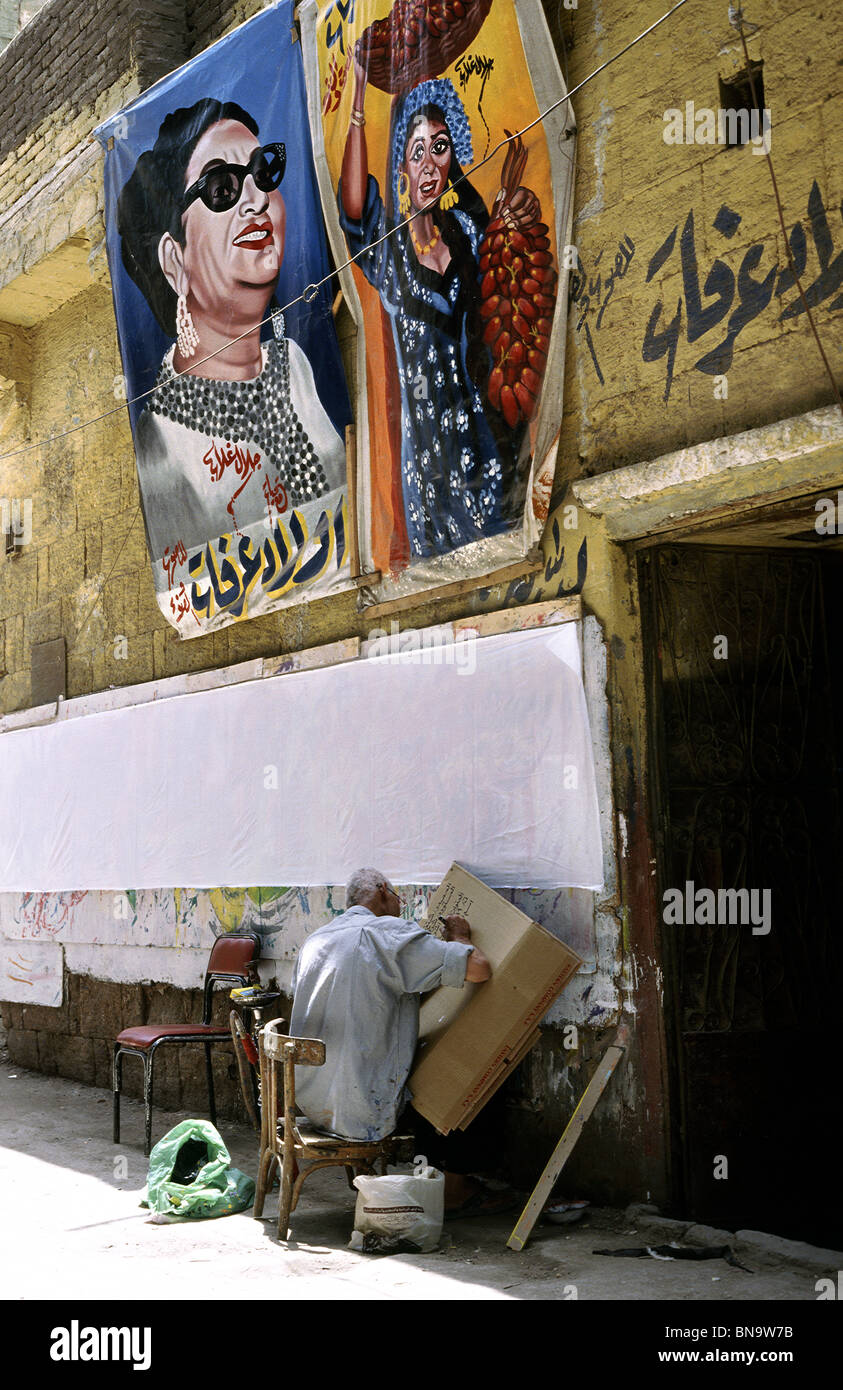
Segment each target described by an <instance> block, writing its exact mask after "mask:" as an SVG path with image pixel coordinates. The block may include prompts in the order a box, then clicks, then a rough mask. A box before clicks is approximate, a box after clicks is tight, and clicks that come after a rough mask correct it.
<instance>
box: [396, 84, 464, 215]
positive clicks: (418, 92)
mask: <svg viewBox="0 0 843 1390" xmlns="http://www.w3.org/2000/svg"><path fill="white" fill-rule="evenodd" d="M424 106H438V107H439V110H440V111H441V112H442V114H443V116H444V117H445V124H446V125H447V127H448V134H449V135H450V137H451V145H452V147H453V151H454V157H455V159H456V161H457V163H458V164H459V166H460V168H461V169H465V168H466V167H467V166H468V165H470V164H471V162H472V160H473V159H474V147H473V145H472V143H471V127H470V126H469V124H468V117H467V116H466V114H465V107H464V106H463V104H462V102H461V101H460V99H459V97H458V96H457V92H456V88H455V87H454V84H453V82H451V81H450V80H449V79H448V78H447V77H438V78H435V79H434V80H433V81H431V82H421V83H419V85H418V87H413V89H412V91H410V92H408V93H407V95H406V96H404V97H402V98H401V99H400V101H399V102H398V103H397V107H396V112H395V124H394V125H393V135H392V167H391V171H390V172H391V183H392V205H393V207H395V208H397V207H398V176H399V174H400V172H401V165H402V163H403V162H404V150H405V148H406V145H407V132H408V130H409V128H410V122H411V121H412V119H413V116H414V115H415V114H416V112H417V111H420V110H421V109H422V107H424Z"/></svg>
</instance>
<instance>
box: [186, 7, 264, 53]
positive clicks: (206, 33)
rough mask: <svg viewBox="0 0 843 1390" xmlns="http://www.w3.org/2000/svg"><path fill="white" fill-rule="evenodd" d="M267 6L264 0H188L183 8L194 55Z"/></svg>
mask: <svg viewBox="0 0 843 1390" xmlns="http://www.w3.org/2000/svg"><path fill="white" fill-rule="evenodd" d="M266 8H267V6H266V5H264V4H262V3H261V0H234V3H232V0H187V3H186V5H185V7H184V9H185V22H186V26H187V42H188V45H189V50H190V55H191V57H193V55H194V54H196V53H201V52H202V50H203V49H204V48H207V47H208V45H209V44H212V43H215V42H216V40H217V39H219V38H222V36H223V34H227V33H229V32H230V31H231V30H232V29H234V28H236V26H237V25H238V24H243V23H245V21H246V20H247V19H251V17H252V15H254V14H257V13H258V11H259V10H264V9H266Z"/></svg>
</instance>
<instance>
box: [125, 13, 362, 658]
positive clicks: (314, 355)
mask: <svg viewBox="0 0 843 1390" xmlns="http://www.w3.org/2000/svg"><path fill="white" fill-rule="evenodd" d="M288 8H290V6H285V5H281V6H278V7H276V8H275V9H273V10H270V11H268V12H266V13H265V14H263V15H261V16H258V18H257V20H255V21H252V23H251V24H249V25H245V26H243V28H242V29H241V30H239V31H238V32H237V33H236V34H235V35H232V36H231V37H230V38H229V39H224V40H222V41H221V42H220V43H219V44H217V45H214V47H213V48H211V49H209V50H208V52H207V53H206V54H204V55H203V57H202V59H201V60H195V61H194V63H191V64H189V65H188V67H187V68H186V69H184V70H183V72H182V74H179V73H176V74H174V75H173V76H172V77H171V78H168V79H166V81H165V82H164V83H161V84H158V87H157V88H153V89H152V92H151V94H150V97H151V105H152V108H153V109H152V110H151V111H150V112H149V113H148V118H147V119H146V120H145V121H144V122H143V126H144V127H146V128H150V126H151V130H153V131H154V132H155V138H154V141H153V142H152V144H151V146H150V147H148V148H144V149H142V152H141V153H140V154H139V156H138V157H137V158H136V159H135V160H134V164H133V167H132V168H131V172H130V173H129V175H128V177H125V167H126V165H127V163H128V161H127V159H126V152H125V151H123V150H121V149H120V145H121V139H120V135H121V131H120V126H119V121H120V120H122V121H123V122H124V123H126V125H127V126H128V124H129V122H130V121H134V120H136V118H137V116H138V109H139V106H140V105H141V104H142V103H143V101H144V98H141V101H140V102H139V103H135V105H134V106H133V107H131V108H129V109H128V111H127V112H124V113H122V116H121V117H120V118H118V122H117V123H114V122H112V123H110V124H109V126H108V127H103V128H102V130H101V135H102V134H103V133H104V134H105V135H106V136H108V135H111V138H112V140H113V148H112V150H111V151H110V154H113V153H115V152H117V151H119V155H118V160H117V162H118V163H119V164H121V165H122V166H123V169H122V173H123V177H116V178H113V179H112V180H111V183H112V192H113V195H114V196H113V200H112V202H113V206H112V208H111V212H112V214H113V215H112V217H110V218H109V231H110V234H111V243H110V246H109V250H110V252H111V251H112V250H113V251H114V252H116V253H117V254H115V255H114V256H113V257H111V258H110V259H111V265H112V278H113V279H114V278H115V269H117V266H116V265H115V262H117V258H118V255H119V270H121V271H123V272H125V275H123V277H122V282H118V285H117V286H116V290H117V289H118V288H119V289H120V290H121V293H119V294H118V293H117V292H116V293H115V304H116V307H117V311H118V315H117V316H118V326H119V327H120V329H121V348H122V350H123V358H124V364H126V365H127V366H128V365H129V364H130V363H131V364H133V365H134V366H135V367H136V368H137V363H138V359H141V360H142V362H143V366H144V368H145V372H144V371H137V370H135V372H134V376H133V377H132V376H130V375H129V372H128V371H127V376H129V381H128V391H129V394H130V396H133V397H134V396H136V395H137V394H138V388H139V387H140V388H141V390H147V391H149V394H147V395H146V396H145V399H143V400H141V401H139V402H137V404H136V406H135V407H134V409H133V411H132V416H133V428H134V438H135V453H136V458H137V466H138V477H139V482H140V488H141V497H142V502H143V510H144V517H145V521H146V530H147V538H148V543H149V550H150V556H151V559H152V564H153V571H154V574H155V580H156V592H157V597H158V602H159V605H160V607H161V609H162V612H163V613H164V614H165V616H166V617H167V618H168V620H169V621H170V622H171V623H172V624H173V626H174V627H176V628H177V629H178V630H179V632H180V634H181V635H182V636H184V637H191V636H198V635H199V634H200V633H206V632H209V631H212V630H214V629H216V628H218V627H221V626H224V625H226V624H227V623H229V622H232V621H238V620H242V619H244V618H247V617H253V616H258V615H260V614H263V613H266V612H269V611H271V610H273V609H275V608H277V607H279V606H281V605H283V604H289V603H292V602H296V601H300V600H301V599H303V598H313V597H317V596H319V597H321V596H323V595H324V594H325V593H326V592H331V591H333V590H335V589H336V588H338V587H343V586H344V584H346V583H347V582H348V576H349V561H348V557H349V543H348V518H347V507H346V495H345V489H346V459H345V445H344V441H343V430H344V425H345V423H347V421H348V420H349V418H350V413H349V408H348V400H347V395H346V393H345V389H344V380H343V373H342V367H341V362H340V357H339V349H338V344H337V341H336V335H335V333H334V329H333V320H332V317H331V314H330V305H329V301H328V302H326V299H325V296H324V294H323V295H322V296H320V297H319V298H320V299H321V302H314V304H313V305H311V306H308V308H309V310H310V312H309V313H307V312H305V313H299V315H298V318H297V320H296V321H295V324H293V322H292V318H291V323H290V324H287V323H285V318H284V315H283V313H282V312H281V309H280V307H279V306H280V304H281V303H283V302H285V301H286V299H292V298H296V297H297V296H298V295H299V294H300V293H301V291H302V290H303V289H304V288H305V286H308V285H311V284H313V283H314V282H315V281H317V280H319V279H321V278H322V276H324V275H325V274H326V273H327V270H328V263H327V254H326V250H325V243H324V235H323V229H322V220H321V216H320V214H319V205H318V195H317V194H316V190H315V183H314V175H313V165H312V156H311V150H310V142H309V136H308V127H307V117H306V109H305V98H304V88H303V82H302V79H301V69H300V59H299V52H300V49H299V47H298V46H296V47H295V48H294V47H293V45H292V44H291V41H290V34H291V26H290V22H289V18H288V20H287V22H286V23H285V20H284V14H283V12H284V11H285V10H286V9H288ZM257 30H261V31H262V32H260V33H259V32H256V31H257ZM250 31H252V32H251V33H250ZM267 53H269V54H271V56H272V59H273V61H272V62H270V63H268V64H267V62H266V54H267ZM279 55H281V56H284V57H286V62H285V63H281V65H280V66H281V70H282V75H281V77H280V78H279V72H278V69H279ZM262 67H263V69H264V72H262ZM285 69H287V70H288V71H287V73H286V80H284V76H283V74H284V70H285ZM264 74H265V75H264ZM262 76H263V77H264V81H263V82H262V80H261V79H262ZM247 78H248V80H246V79H247ZM197 87H199V89H200V93H199V95H197V96H195V99H191V100H189V101H188V100H187V97H188V96H190V97H194V94H195V92H196V89H197ZM203 87H204V91H203V90H202V88H203ZM162 88H164V89H165V90H164V91H162V90H161V89H162ZM244 88H245V89H247V90H248V92H249V97H248V107H247V106H246V105H243V104H241V101H239V100H237V99H236V98H237V97H238V96H241V95H243V89H244ZM279 88H283V90H279ZM209 92H211V93H213V95H209V94H208V93H209ZM180 98H181V101H180V100H179V99H180ZM256 112H257V113H258V114H257V115H256ZM162 113H163V118H162ZM145 114H146V113H145ZM258 116H260V119H259V118H258ZM282 134H283V135H284V137H285V138H284V139H280V138H275V137H276V136H280V135H282ZM127 136H128V131H124V132H123V138H124V139H125V138H126V137H127ZM267 137H271V138H267ZM120 155H122V158H120ZM291 174H294V175H295V177H294V180H293V186H292V187H291V188H290V189H289V195H287V189H288V186H289V180H290V175H291ZM285 176H286V178H285ZM107 181H108V180H107ZM282 181H283V191H282ZM308 188H309V192H310V197H309V199H308V198H305V197H303V193H305V192H307V191H308ZM285 195H287V196H285ZM285 267H286V275H285V274H284V273H283V272H284V269H285ZM127 277H128V280H127ZM129 282H131V285H132V286H133V287H135V289H136V290H137V291H139V292H140V296H142V302H143V304H144V306H145V310H146V314H145V328H144V330H143V331H142V332H140V333H138V332H137V330H136V329H135V326H134V325H133V324H132V323H131V319H132V306H133V305H136V304H137V299H138V296H137V295H135V296H134V297H132V296H131V292H130V291H129V290H128V283H129ZM121 311H122V312H121ZM150 316H151V317H152V319H153V320H154V327H155V328H157V330H158V332H155V331H154V328H153V325H151V324H150V323H149V319H150ZM127 320H128V322H127ZM133 330H134V331H133ZM150 377H151V378H152V379H150ZM326 397H327V398H326Z"/></svg>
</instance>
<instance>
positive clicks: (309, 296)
mask: <svg viewBox="0 0 843 1390" xmlns="http://www.w3.org/2000/svg"><path fill="white" fill-rule="evenodd" d="M687 3H688V0H677V3H676V4H675V5H673V6H672V7H671V8H670V9H669V10H666V11H665V13H664V14H663V15H661V17H660V18H659V19H657V20H655V21H654V23H652V24H651V25H649V26H648V28H646V29H644V30H642V32H641V33H640V34H638V35H637V36H636V37H635V38H634V39H631V40H630V42H629V43H628V44H626V45H625V46H624V47H623V48H621V49H619V50H618V52H617V53H614V54H612V56H611V57H610V58H607V59H606V61H605V62H604V63H601V64H600V65H599V67H596V68H594V70H593V71H592V72H590V73H589V74H588V76H587V77H584V78H583V80H582V82H579V83H578V84H577V86H576V87H572V88H571V90H570V91H569V92H566V93H565V96H563V97H560V98H559V100H558V101H554V102H552V103H551V105H550V106H548V107H546V108H545V110H544V111H541V112H540V113H539V115H538V116H537V117H536V119H535V120H534V121H530V123H529V125H525V126H524V127H523V129H522V130H517V131H515V132H514V133H513V134H511V135H507V136H506V137H505V138H504V139H503V140H499V141H498V143H497V145H495V148H494V149H493V150H491V151H490V153H489V154H487V155H486V156H485V158H484V159H481V160H479V161H478V162H477V164H473V165H472V166H471V168H469V169H466V170H464V171H463V173H462V174H461V175H460V176H459V178H456V179H454V182H453V186H454V188H456V187H458V186H459V184H460V183H462V182H463V181H464V180H466V179H467V178H469V176H471V175H474V174H476V173H477V171H478V169H482V168H483V167H484V165H486V164H488V163H489V162H490V160H492V159H494V157H495V155H496V154H497V153H498V152H499V151H500V150H502V149H505V148H506V146H507V145H509V144H511V143H512V141H514V140H520V139H521V137H522V136H524V135H527V134H528V133H529V131H531V130H533V129H534V128H535V127H536V126H537V125H540V124H541V123H542V121H545V120H546V119H547V117H548V116H550V115H552V114H553V112H554V111H558V109H559V107H560V106H566V105H567V104H568V103H569V102H570V100H571V97H573V96H576V94H577V92H580V91H582V89H583V87H585V86H586V85H587V84H588V83H589V82H591V81H592V80H593V79H594V78H595V77H597V76H598V75H599V74H600V73H601V72H605V70H606V69H607V68H609V67H611V66H612V64H613V63H616V62H617V61H618V59H619V58H622V57H623V56H624V54H626V53H628V52H629V50H630V49H631V48H634V47H635V46H636V44H639V43H640V42H641V40H642V39H645V38H646V37H647V36H648V34H652V32H653V30H654V29H658V27H659V25H661V24H664V22H665V20H667V19H670V17H671V15H674V14H675V13H676V11H677V10H681V8H682V6H683V5H686V4H687ZM434 206H435V203H434V202H431V203H427V204H425V206H424V207H422V208H419V209H418V210H417V211H416V212H414V213H411V214H410V216H409V217H406V218H405V219H404V220H403V221H402V222H397V223H396V224H395V226H394V227H390V228H389V230H388V231H387V232H385V233H384V235H383V236H381V237H378V238H377V240H376V241H373V242H370V244H369V245H368V246H364V247H362V248H361V249H360V250H359V251H357V252H355V254H354V255H353V256H349V257H348V259H347V260H345V261H343V262H342V264H341V265H338V266H336V268H335V269H334V270H332V271H331V272H330V273H329V274H328V275H324V276H323V277H322V279H321V280H316V281H315V282H314V283H313V284H311V285H305V287H304V289H303V290H302V292H301V294H299V295H296V297H295V298H294V299H291V300H289V302H288V303H287V304H284V305H282V306H281V307H280V309H275V310H274V311H273V312H272V313H271V314H267V316H266V318H264V319H261V320H260V321H259V322H258V323H256V324H253V326H252V327H251V328H247V329H246V330H245V331H244V332H243V333H240V334H238V336H237V337H236V338H232V339H231V340H230V341H229V342H227V343H223V344H222V346H220V347H218V348H216V349H215V350H214V351H213V352H210V353H208V355H207V357H202V358H201V359H200V360H199V361H198V362H192V363H191V365H190V368H189V370H187V371H184V372H175V373H174V378H178V377H180V376H187V375H194V374H195V372H196V368H197V367H202V366H204V365H205V363H206V362H210V361H211V360H212V359H213V358H214V357H217V356H218V355H219V354H220V353H221V352H226V351H227V350H228V348H230V347H233V346H234V344H235V343H239V342H241V341H242V340H243V338H248V337H250V336H251V335H252V334H253V333H254V331H255V329H256V328H263V327H264V325H265V324H268V323H271V322H272V319H273V318H274V317H275V315H276V314H279V313H281V314H284V313H286V312H287V310H288V309H292V308H293V306H294V305H296V304H301V303H305V304H311V303H312V302H313V300H314V299H315V298H316V296H317V294H318V293H319V290H320V289H321V288H322V286H323V285H326V284H328V282H329V281H331V280H333V278H334V276H335V275H339V274H340V273H341V272H342V271H343V270H347V269H348V268H349V266H352V265H354V263H355V262H356V261H358V260H359V259H360V257H361V256H365V255H366V254H367V252H369V251H373V250H374V249H375V247H377V246H380V245H381V244H382V242H384V241H387V240H388V239H389V238H390V237H392V236H394V235H395V233H396V232H399V231H401V230H402V229H403V228H404V227H408V226H409V225H410V223H411V222H413V221H414V220H415V219H416V218H417V217H421V216H423V215H424V214H425V213H427V212H429V211H430V209H431V208H432V207H434ZM168 381H169V379H168ZM162 384H163V383H162ZM160 389H161V386H160V385H159V384H157V383H156V385H154V386H151V387H150V388H149V390H148V391H142V392H141V393H140V394H139V395H137V396H132V397H131V398H130V399H128V400H125V401H121V402H120V404H119V405H115V406H112V407H111V409H109V410H104V411H103V412H102V413H101V414H100V415H94V416H92V417H91V418H90V419H89V420H83V421H82V422H81V424H78V425H71V426H70V428H69V429H66V430H61V431H59V433H58V434H51V435H49V436H48V437H47V438H46V439H41V440H38V441H36V443H34V444H25V445H23V446H22V447H21V448H20V449H12V450H10V452H9V453H5V454H0V462H2V461H3V459H9V458H18V457H19V456H20V455H21V454H29V453H33V452H34V451H35V450H36V449H43V448H46V446H47V445H48V444H55V443H56V442H57V441H58V440H60V439H66V438H67V437H68V435H71V434H77V433H78V432H79V431H80V430H85V429H88V428H89V427H90V426H91V425H98V424H99V423H100V421H102V420H107V419H109V417H110V416H112V415H117V414H119V413H121V412H122V411H123V410H127V409H128V408H129V406H131V405H137V404H138V402H139V401H144V400H146V399H147V398H148V397H149V396H152V395H154V394H155V392H156V391H159V390H160Z"/></svg>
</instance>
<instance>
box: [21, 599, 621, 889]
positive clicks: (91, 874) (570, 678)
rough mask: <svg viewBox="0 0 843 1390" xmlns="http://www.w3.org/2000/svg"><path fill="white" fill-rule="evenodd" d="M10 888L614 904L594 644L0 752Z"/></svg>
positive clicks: (160, 704) (337, 673)
mask: <svg viewBox="0 0 843 1390" xmlns="http://www.w3.org/2000/svg"><path fill="white" fill-rule="evenodd" d="M0 758H2V768H3V777H2V786H0V891H6V892H9V891H11V892H36V891H40V892H47V891H62V890H69V889H81V888H100V889H103V888H104V889H114V890H118V889H125V888H161V887H176V886H180V887H192V888H199V887H216V886H231V887H247V888H251V887H260V886H274V885H287V886H290V885H302V886H313V885H319V884H332V883H345V882H346V880H347V879H348V877H349V875H350V874H351V873H352V872H353V870H354V869H357V868H360V867H362V866H364V865H374V866H375V867H376V868H380V869H382V870H383V871H384V873H386V874H387V875H388V876H389V877H391V878H392V880H393V881H394V882H396V883H419V884H426V883H439V882H440V881H441V879H442V878H443V877H444V875H445V873H446V871H447V870H448V868H449V867H450V865H451V863H452V862H453V861H454V860H458V861H459V862H460V863H462V864H464V865H465V866H466V867H467V868H469V869H471V871H472V872H473V873H476V874H477V875H478V876H479V877H481V878H483V879H484V880H485V881H486V882H487V883H489V884H491V885H493V886H495V887H533V888H556V887H563V886H571V887H579V888H599V887H601V886H602V853H601V845H600V829H599V822H598V813H597V795H596V791H595V782H594V766H593V755H592V748H591V738H590V734H589V727H588V715H587V711H586V704H585V695H584V692H583V686H582V678H581V674H580V658H579V648H578V643H577V631H576V625H575V624H573V623H568V624H565V625H563V626H559V627H551V628H548V629H542V630H537V631H529V632H519V633H507V634H505V635H503V636H500V637H487V638H484V639H482V640H474V639H470V640H469V641H468V642H466V643H464V644H463V643H457V644H455V645H452V646H450V647H445V648H444V649H442V650H441V651H440V652H435V651H431V650H426V651H421V652H416V653H411V654H407V655H404V656H401V657H400V658H399V657H397V656H396V655H391V656H390V655H387V656H380V657H373V658H369V659H366V660H359V661H354V662H349V663H347V664H345V665H340V666H333V667H328V668H325V669H323V670H316V671H306V672H301V673H299V674H295V675H284V676H276V677H274V678H272V679H268V680H262V681H253V682H249V683H247V684H241V685H234V686H227V687H224V688H221V689H218V690H213V691H207V692H203V693H201V694H194V695H181V696H176V697H173V698H170V699H164V700H159V701H153V702H150V703H147V704H142V705H136V706H134V707H132V708H129V709H121V710H115V711H110V712H107V713H101V714H90V715H85V716H80V717H78V718H68V719H66V720H64V721H58V722H57V723H55V724H51V725H47V726H43V727H40V728H35V729H23V730H16V731H12V732H9V733H6V734H3V735H2V736H0Z"/></svg>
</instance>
